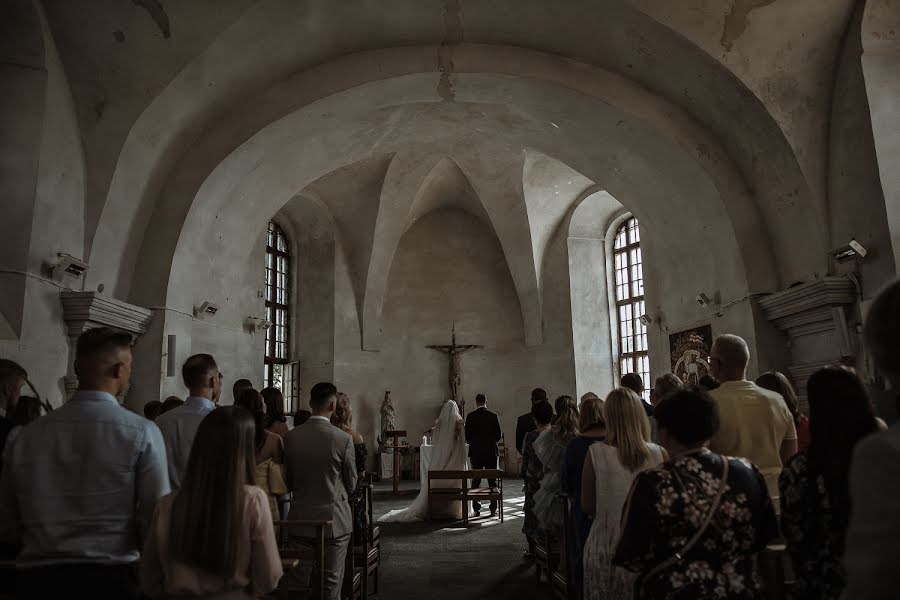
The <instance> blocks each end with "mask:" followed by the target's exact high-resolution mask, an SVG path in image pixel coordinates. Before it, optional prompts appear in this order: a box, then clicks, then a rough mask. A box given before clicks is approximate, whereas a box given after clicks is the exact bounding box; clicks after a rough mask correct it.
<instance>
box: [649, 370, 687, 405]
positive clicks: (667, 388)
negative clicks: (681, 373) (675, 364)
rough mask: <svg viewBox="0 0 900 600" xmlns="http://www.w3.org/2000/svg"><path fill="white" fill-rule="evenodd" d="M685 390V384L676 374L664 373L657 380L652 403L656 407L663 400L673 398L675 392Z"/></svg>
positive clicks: (652, 394)
mask: <svg viewBox="0 0 900 600" xmlns="http://www.w3.org/2000/svg"><path fill="white" fill-rule="evenodd" d="M682 389H684V383H683V382H682V381H681V378H679V377H678V375H675V374H674V373H663V374H662V375H660V376H659V377H657V378H656V382H655V383H654V384H653V389H652V390H651V392H652V393H651V403H652V404H653V406H656V405H657V404H659V403H660V401H661V400H663V399H664V398H667V397H668V396H671V395H672V394H674V393H675V392H677V391H679V390H682Z"/></svg>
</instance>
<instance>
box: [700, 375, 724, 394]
mask: <svg viewBox="0 0 900 600" xmlns="http://www.w3.org/2000/svg"><path fill="white" fill-rule="evenodd" d="M697 383H698V387H699V388H700V389H701V390H702V391H704V392H711V391H713V390H714V389H717V388H718V387H719V385H720V384H719V380H718V379H716V378H715V377H713V376H712V375H709V374H706V375H704V376H702V377H701V378H700V381H698V382H697Z"/></svg>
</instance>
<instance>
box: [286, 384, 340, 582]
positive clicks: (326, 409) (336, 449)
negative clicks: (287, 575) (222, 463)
mask: <svg viewBox="0 0 900 600" xmlns="http://www.w3.org/2000/svg"><path fill="white" fill-rule="evenodd" d="M309 395H310V398H309V406H310V408H311V409H312V416H311V417H310V418H309V421H307V422H306V423H304V424H303V425H302V426H300V427H294V428H293V429H292V430H291V431H289V432H288V434H287V435H286V436H285V437H284V455H285V463H286V464H285V466H286V469H287V480H288V481H287V483H288V487H289V488H290V489H291V491H292V492H293V494H294V497H293V502H291V512H290V518H291V519H294V520H328V521H332V526H331V530H330V531H327V532H326V534H325V535H326V549H325V596H326V598H330V599H331V600H339V599H340V597H341V582H342V581H343V575H344V559H345V557H346V555H347V547H348V545H349V543H350V535H351V534H352V533H353V515H352V513H351V512H350V502H349V498H350V494H351V493H353V490H355V489H356V479H357V476H356V458H355V456H354V451H353V438H351V437H350V435H349V434H347V433H345V432H343V431H341V430H340V429H338V428H337V427H334V426H332V425H331V416H332V415H333V414H334V410H335V407H336V405H337V388H335V387H334V385H333V384H331V383H317V384H316V385H314V386H313V388H312V389H311V390H310V392H309ZM310 534H312V532H310Z"/></svg>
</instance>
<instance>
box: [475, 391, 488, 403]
mask: <svg viewBox="0 0 900 600" xmlns="http://www.w3.org/2000/svg"><path fill="white" fill-rule="evenodd" d="M485 404H487V397H486V396H485V395H484V394H477V395H476V396H475V406H484V405H485Z"/></svg>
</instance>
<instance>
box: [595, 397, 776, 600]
mask: <svg viewBox="0 0 900 600" xmlns="http://www.w3.org/2000/svg"><path fill="white" fill-rule="evenodd" d="M655 417H656V420H657V422H658V424H659V439H660V441H662V443H663V446H665V448H666V449H667V450H668V453H669V455H670V456H671V457H672V458H671V459H670V460H669V461H667V462H666V463H664V464H663V465H661V466H659V467H657V468H655V469H650V470H647V471H644V472H643V473H639V474H638V475H637V477H636V478H635V481H634V484H633V486H632V489H631V492H630V494H629V499H628V502H627V503H626V505H625V510H624V512H623V526H622V535H621V537H620V539H619V543H618V548H617V549H616V554H615V557H614V559H613V564H615V565H619V566H622V567H624V568H626V569H628V570H630V571H633V572H635V573H639V577H638V581H637V583H636V585H635V587H634V590H635V598H636V599H637V600H651V599H652V600H696V599H698V598H728V599H729V600H740V599H746V600H750V599H753V600H756V599H757V598H760V597H761V596H760V590H759V582H758V578H757V576H756V567H755V564H756V555H757V553H759V552H760V551H761V550H762V549H763V548H765V546H766V544H767V543H768V542H769V541H770V540H772V539H773V538H774V537H775V536H776V535H777V534H778V523H777V521H776V519H775V511H774V508H773V507H772V501H771V499H770V498H769V495H768V490H767V487H766V483H765V480H764V479H763V477H762V475H761V474H760V473H759V471H758V470H757V469H756V467H754V466H753V465H752V464H750V463H749V462H747V461H746V460H743V459H740V458H729V457H723V456H721V455H718V454H715V453H713V452H711V451H709V450H708V449H706V448H705V447H704V445H705V444H706V442H707V441H708V440H709V439H710V438H712V437H713V436H714V435H715V433H716V428H717V427H718V423H719V419H718V413H717V410H716V403H715V402H714V401H713V400H712V399H711V398H710V397H709V396H708V395H707V394H705V393H704V392H699V391H693V390H683V391H680V392H677V393H675V394H673V395H672V396H669V397H668V398H666V399H665V400H663V401H662V402H660V403H659V405H658V406H657V407H656V412H655ZM726 482H727V483H726Z"/></svg>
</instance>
